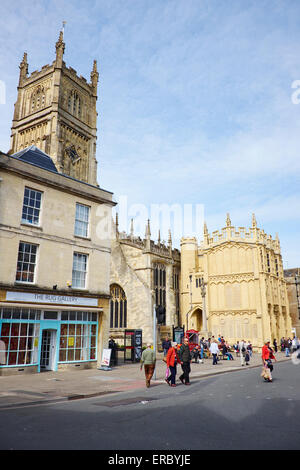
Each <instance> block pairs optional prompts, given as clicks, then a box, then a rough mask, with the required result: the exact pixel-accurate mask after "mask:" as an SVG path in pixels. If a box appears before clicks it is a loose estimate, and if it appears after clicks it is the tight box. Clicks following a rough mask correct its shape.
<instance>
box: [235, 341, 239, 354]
mask: <svg viewBox="0 0 300 470" xmlns="http://www.w3.org/2000/svg"><path fill="white" fill-rule="evenodd" d="M234 349H235V353H236V357H239V356H240V342H239V341H237V342H236V344H235V345H234Z"/></svg>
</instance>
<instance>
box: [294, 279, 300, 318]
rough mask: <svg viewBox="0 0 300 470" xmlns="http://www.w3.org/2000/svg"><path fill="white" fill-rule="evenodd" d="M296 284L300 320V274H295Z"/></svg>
mask: <svg viewBox="0 0 300 470" xmlns="http://www.w3.org/2000/svg"><path fill="white" fill-rule="evenodd" d="M295 285H296V295H297V307H298V318H299V320H300V294H299V290H298V287H299V285H300V276H299V274H296V275H295Z"/></svg>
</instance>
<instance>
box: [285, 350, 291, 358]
mask: <svg viewBox="0 0 300 470" xmlns="http://www.w3.org/2000/svg"><path fill="white" fill-rule="evenodd" d="M289 356H290V349H289V348H285V357H289Z"/></svg>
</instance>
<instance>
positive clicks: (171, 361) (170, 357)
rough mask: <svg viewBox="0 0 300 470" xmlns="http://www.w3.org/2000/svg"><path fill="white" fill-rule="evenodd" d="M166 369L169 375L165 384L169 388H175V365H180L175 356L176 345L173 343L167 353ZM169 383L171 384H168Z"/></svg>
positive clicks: (176, 355)
mask: <svg viewBox="0 0 300 470" xmlns="http://www.w3.org/2000/svg"><path fill="white" fill-rule="evenodd" d="M166 359H167V367H168V368H169V369H170V375H169V377H168V378H167V379H165V380H166V382H167V384H168V385H170V386H171V387H176V384H175V381H176V373H177V367H176V366H177V364H180V360H179V357H178V354H177V343H175V342H173V343H172V346H171V347H170V348H169V350H168V353H167V358H166ZM170 382H171V383H170Z"/></svg>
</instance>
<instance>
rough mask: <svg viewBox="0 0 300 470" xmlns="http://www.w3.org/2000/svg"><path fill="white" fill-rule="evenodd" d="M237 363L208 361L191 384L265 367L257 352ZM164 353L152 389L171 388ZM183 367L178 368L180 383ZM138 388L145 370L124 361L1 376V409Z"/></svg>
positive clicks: (193, 373) (197, 369)
mask: <svg viewBox="0 0 300 470" xmlns="http://www.w3.org/2000/svg"><path fill="white" fill-rule="evenodd" d="M233 356H234V361H228V360H223V359H221V360H220V361H219V362H218V364H217V365H214V366H213V365H212V359H211V358H209V359H204V362H203V364H201V363H200V364H195V363H194V362H193V363H192V364H191V374H190V380H191V384H192V383H193V382H194V381H198V380H199V379H201V378H204V377H209V376H214V375H218V374H224V373H233V372H236V373H238V372H239V371H241V370H245V369H247V368H253V367H261V365H262V363H261V355H260V354H259V353H254V354H253V356H252V358H251V360H250V365H248V366H246V365H245V366H243V367H242V366H241V362H240V358H239V357H237V358H236V357H235V353H233ZM162 357H163V356H162V354H158V355H157V363H156V369H155V375H154V377H153V379H152V381H151V387H154V386H159V385H160V386H162V385H164V386H167V384H166V383H165V380H164V377H165V371H166V364H165V363H164V362H163V360H162ZM276 359H277V361H278V362H282V361H290V360H291V358H286V357H285V356H284V353H281V352H278V353H276ZM180 374H181V367H180V366H179V367H178V368H177V383H178V382H179V379H178V377H179V375H180ZM138 389H145V375H144V369H143V370H142V371H141V370H140V365H139V364H138V363H131V362H126V363H123V361H122V362H120V363H119V364H118V365H117V366H115V367H112V369H111V370H107V371H106V370H100V369H96V368H94V369H80V370H78V369H77V370H76V369H67V370H59V371H57V372H53V371H49V372H41V373H35V374H22V375H10V376H0V410H1V409H8V408H16V407H24V406H35V405H41V404H50V403H57V402H63V401H69V400H78V399H84V398H91V397H97V396H101V395H107V394H118V393H120V392H129V391H134V390H138Z"/></svg>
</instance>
